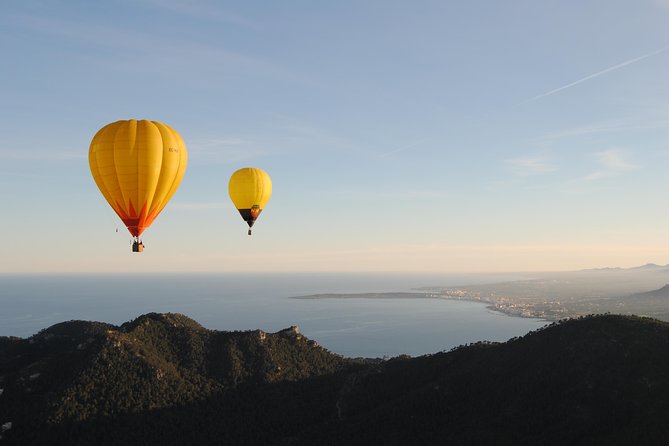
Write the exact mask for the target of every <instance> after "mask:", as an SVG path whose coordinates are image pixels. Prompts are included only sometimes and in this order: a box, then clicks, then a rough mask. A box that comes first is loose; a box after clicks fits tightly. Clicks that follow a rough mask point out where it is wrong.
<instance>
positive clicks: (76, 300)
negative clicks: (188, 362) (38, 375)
mask: <svg viewBox="0 0 669 446" xmlns="http://www.w3.org/2000/svg"><path fill="white" fill-rule="evenodd" d="M515 278H516V277H511V276H502V275H487V276H484V275H443V274H442V275H428V274H363V273H359V274H354V273H350V274H344V273H337V274H334V273H332V274H325V273H311V274H306V273H305V274H297V273H291V274H260V273H258V274H170V275H167V274H161V275H159V274H153V275H150V274H149V275H147V274H106V275H77V274H65V275H2V276H0V336H19V337H27V336H30V335H32V334H35V333H36V332H38V331H39V330H41V329H44V328H47V327H49V326H51V325H53V324H55V323H58V322H63V321H68V320H94V321H101V322H108V323H111V324H121V323H123V322H126V321H129V320H132V319H134V318H136V317H137V316H139V315H142V314H145V313H149V312H159V313H167V312H174V313H182V314H185V315H186V316H188V317H190V318H192V319H194V320H196V321H197V322H199V323H200V324H202V325H203V326H204V327H206V328H209V329H215V330H252V329H257V328H260V329H262V330H265V331H268V332H275V331H278V330H281V329H283V328H286V327H289V326H291V325H298V326H299V327H300V330H301V332H302V333H303V334H304V335H305V336H307V337H309V338H310V339H314V340H316V341H317V342H318V343H319V344H321V345H322V346H323V347H325V348H327V349H329V350H330V351H333V352H335V353H339V354H342V355H344V356H349V357H359V356H362V357H384V356H386V357H392V356H397V355H400V354H409V355H412V356H417V355H422V354H428V353H435V352H438V351H442V350H450V349H451V348H453V347H456V346H458V345H461V344H465V343H471V342H476V341H482V340H488V341H505V340H507V339H509V338H511V337H514V336H520V335H523V334H525V333H527V332H528V331H531V330H534V329H537V328H539V327H541V326H543V325H545V321H543V320H538V319H527V318H518V317H511V316H507V315H504V314H501V313H498V312H495V311H491V310H489V309H488V308H486V306H485V305H484V304H481V303H478V302H467V301H454V300H442V299H416V298H407V299H403V298H396V299H367V298H356V299H311V300H300V299H291V297H295V296H304V295H310V294H319V293H369V292H377V293H382V292H406V291H411V290H412V289H413V288H418V287H423V286H457V285H465V284H480V283H493V282H499V281H501V280H513V279H515Z"/></svg>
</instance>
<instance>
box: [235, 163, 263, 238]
mask: <svg viewBox="0 0 669 446" xmlns="http://www.w3.org/2000/svg"><path fill="white" fill-rule="evenodd" d="M228 193H229V194H230V198H231V199H232V202H233V203H234V204H235V207H236V208H237V210H238V211H239V213H240V214H241V215H242V218H243V219H244V221H246V223H248V225H249V235H251V228H252V227H253V223H255V221H256V219H257V218H258V216H259V215H260V213H261V212H262V210H263V209H264V208H265V205H266V204H267V202H268V201H269V198H270V197H271V196H272V180H270V178H269V175H267V172H265V171H264V170H261V169H258V168H256V167H244V168H243V169H239V170H238V171H236V172H235V173H233V174H232V176H231V177H230V183H229V184H228Z"/></svg>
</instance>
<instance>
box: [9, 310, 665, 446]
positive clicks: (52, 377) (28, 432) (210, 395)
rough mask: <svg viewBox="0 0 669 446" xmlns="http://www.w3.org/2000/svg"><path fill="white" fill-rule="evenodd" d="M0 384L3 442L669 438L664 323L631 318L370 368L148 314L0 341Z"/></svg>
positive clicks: (578, 323) (295, 335) (277, 338)
mask: <svg viewBox="0 0 669 446" xmlns="http://www.w3.org/2000/svg"><path fill="white" fill-rule="evenodd" d="M36 373H40V375H38V376H37V377H35V374H36ZM0 376H2V377H3V378H1V380H2V381H1V382H0V388H2V387H4V394H3V395H0V424H2V423H4V422H5V421H12V422H13V424H12V428H11V429H10V430H7V431H6V432H4V433H3V435H4V436H5V438H4V440H2V441H0V444H2V442H3V441H4V442H5V443H6V444H72V445H74V444H80V445H84V444H144V445H148V444H175V445H176V444H249V445H252V444H267V445H272V444H274V445H311V444H319V445H321V444H322V445H326V444H332V445H348V444H358V445H368V444H384V445H385V444H388V445H395V444H397V445H400V444H403V445H404V444H435V445H437V444H439V445H441V444H527V445H530V444H532V445H534V444H556V445H557V444H574V445H578V444H667V442H669V429H668V427H667V426H668V425H667V423H666V420H667V419H668V417H669V324H667V323H664V322H659V321H656V320H652V319H645V318H638V317H623V316H597V317H587V318H582V319H578V320H570V321H566V322H562V323H559V324H553V325H552V326H550V327H548V328H546V329H543V330H540V331H538V332H534V333H530V334H528V335H526V336H524V337H522V338H518V339H513V340H511V341H509V342H506V343H503V344H490V343H478V344H474V345H469V346H465V347H461V348H458V349H456V350H454V351H451V352H448V353H438V354H434V355H429V356H423V357H419V358H414V359H411V358H396V359H393V360H390V361H385V362H382V363H372V362H369V363H366V364H365V363H362V362H354V361H351V360H346V359H344V358H341V357H339V356H337V355H332V354H330V353H328V352H327V351H325V350H324V349H322V348H320V347H318V346H317V345H315V343H313V341H309V340H307V339H305V338H304V337H302V336H301V335H300V334H299V332H297V331H295V330H291V329H288V330H284V331H282V332H279V333H275V334H265V333H263V332H261V331H253V332H232V333H230V332H216V331H209V330H205V329H204V328H202V327H201V326H199V325H198V324H197V323H195V322H194V321H192V320H190V319H188V318H186V317H184V316H181V315H169V314H168V315H157V314H151V315H146V316H142V317H140V318H138V319H136V320H135V321H133V322H131V323H128V324H124V325H122V326H121V327H112V326H109V325H105V324H95V323H81V322H74V323H65V324H59V325H56V326H54V327H51V328H50V329H48V330H45V331H44V332H42V333H40V334H38V335H36V336H34V337H32V338H30V339H27V340H21V339H16V338H2V339H0Z"/></svg>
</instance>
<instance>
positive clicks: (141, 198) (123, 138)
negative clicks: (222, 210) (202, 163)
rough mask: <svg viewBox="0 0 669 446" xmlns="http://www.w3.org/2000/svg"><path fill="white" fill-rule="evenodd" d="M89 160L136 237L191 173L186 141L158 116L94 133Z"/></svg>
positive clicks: (136, 243) (137, 246)
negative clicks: (187, 174)
mask: <svg viewBox="0 0 669 446" xmlns="http://www.w3.org/2000/svg"><path fill="white" fill-rule="evenodd" d="M88 163H89V165H90V168H91V174H93V179H94V180H95V184H97V186H98V188H99V189H100V192H102V195H103V196H104V197H105V199H106V200H107V202H108V203H109V205H110V206H111V207H112V209H114V211H115V212H116V213H117V214H118V216H119V217H120V218H121V220H123V223H124V224H125V225H126V227H127V228H128V231H129V232H130V234H132V236H133V245H132V250H133V252H142V251H143V250H144V244H143V243H142V240H141V239H140V238H139V237H140V235H142V232H144V230H145V229H146V228H148V227H149V226H150V225H151V223H152V222H153V220H155V218H156V217H157V216H158V214H160V212H161V211H162V210H163V208H165V205H166V204H167V202H168V201H169V200H170V198H172V195H174V193H175V192H176V190H177V188H178V187H179V184H180V183H181V179H182V178H183V176H184V173H185V172H186V165H187V164H188V153H187V151H186V144H184V142H183V140H182V139H181V136H179V133H177V131H176V130H174V129H173V128H172V127H170V126H168V125H166V124H162V123H160V122H156V121H145V120H141V121H137V120H135V119H131V120H128V121H116V122H112V123H111V124H108V125H106V126H104V127H103V128H101V129H100V130H99V131H98V132H97V133H96V134H95V136H94V137H93V140H92V141H91V146H90V149H89V151H88Z"/></svg>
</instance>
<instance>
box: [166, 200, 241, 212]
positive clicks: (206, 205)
mask: <svg viewBox="0 0 669 446" xmlns="http://www.w3.org/2000/svg"><path fill="white" fill-rule="evenodd" d="M229 206H231V205H230V204H229V203H227V202H221V201H212V202H176V203H170V209H173V210H180V211H202V210H209V209H221V208H226V207H229Z"/></svg>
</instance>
